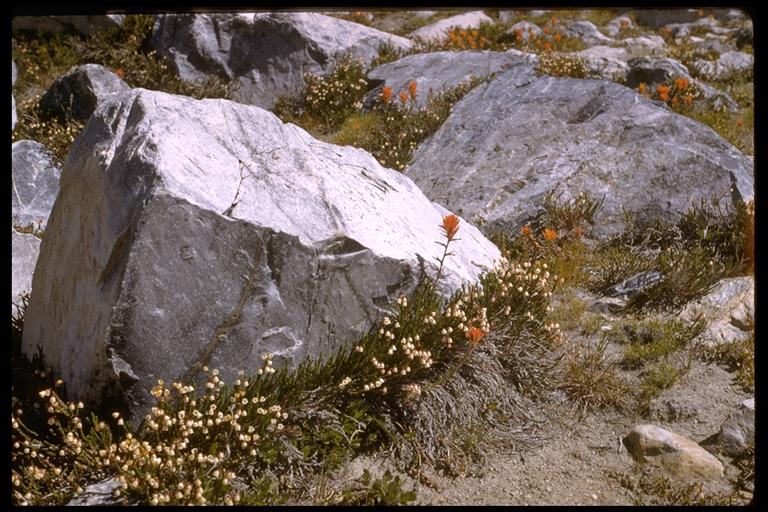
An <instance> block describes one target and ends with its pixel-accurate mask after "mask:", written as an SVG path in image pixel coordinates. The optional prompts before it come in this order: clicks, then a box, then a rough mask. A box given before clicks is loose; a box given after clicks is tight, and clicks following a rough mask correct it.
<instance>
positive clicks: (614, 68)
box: [574, 45, 629, 81]
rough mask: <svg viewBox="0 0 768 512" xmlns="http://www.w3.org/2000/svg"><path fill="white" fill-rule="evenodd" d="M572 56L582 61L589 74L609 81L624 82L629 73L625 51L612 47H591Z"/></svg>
mask: <svg viewBox="0 0 768 512" xmlns="http://www.w3.org/2000/svg"><path fill="white" fill-rule="evenodd" d="M574 55H576V56H578V57H581V58H582V59H584V63H585V65H586V66H587V69H589V71H590V72H592V73H594V74H597V75H599V76H600V77H602V78H607V79H610V80H617V81H618V80H624V79H625V78H626V76H627V73H628V72H629V66H628V65H627V62H626V60H627V57H628V54H627V50H625V49H624V48H614V47H612V46H600V45H598V46H592V47H590V48H587V49H585V50H582V51H580V52H576V53H575V54H574Z"/></svg>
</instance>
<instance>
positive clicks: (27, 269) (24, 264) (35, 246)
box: [11, 228, 40, 315]
mask: <svg viewBox="0 0 768 512" xmlns="http://www.w3.org/2000/svg"><path fill="white" fill-rule="evenodd" d="M39 253H40V239H39V238H37V237H36V236H35V235H32V234H29V233H19V232H17V231H16V230H15V229H13V228H11V314H14V315H15V314H16V310H17V307H21V305H22V303H21V294H22V293H24V292H26V293H30V292H31V291H32V274H33V272H34V271H35V265H36V264H37V256H38V254H39Z"/></svg>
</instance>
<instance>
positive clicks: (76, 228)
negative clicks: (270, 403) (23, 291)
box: [23, 89, 500, 417]
mask: <svg viewBox="0 0 768 512" xmlns="http://www.w3.org/2000/svg"><path fill="white" fill-rule="evenodd" d="M254 134H258V137H255V136H254ZM62 174H63V176H64V179H65V180H67V181H66V186H65V187H62V190H61V193H60V194H59V197H58V199H57V201H56V208H55V212H54V215H52V216H51V219H50V221H49V227H48V230H47V231H46V239H45V244H43V246H42V248H41V254H40V260H39V265H38V267H37V271H36V272H35V276H34V280H33V289H34V291H35V293H34V294H33V295H32V299H31V302H30V305H29V308H28V310H27V314H26V319H25V325H24V339H23V350H25V352H26V353H30V352H33V351H35V350H36V347H37V346H38V345H40V346H41V347H42V348H43V351H44V353H45V354H46V357H47V360H48V361H49V362H50V363H51V364H52V365H54V367H55V368H56V370H57V371H58V372H59V374H60V375H61V378H62V379H63V380H64V381H65V382H66V383H67V391H68V392H69V393H70V397H72V399H78V400H84V401H86V400H87V401H98V400H99V399H102V398H103V399H108V398H110V395H109V394H108V393H114V394H115V395H117V396H119V397H121V398H122V399H124V400H125V401H126V402H127V403H126V405H127V407H128V408H129V409H130V411H131V412H132V413H133V414H134V415H137V416H138V417H142V415H143V414H144V413H146V412H147V410H148V407H149V405H150V404H151V403H152V397H151V396H150V390H151V388H152V386H154V385H155V383H156V381H157V379H158V378H162V379H165V381H166V382H172V381H175V380H179V379H184V380H187V379H189V381H193V382H197V383H199V381H200V380H201V379H202V375H201V374H200V368H201V367H202V366H203V365H208V366H209V367H211V368H219V369H220V370H221V374H222V379H224V380H227V381H230V382H231V381H232V380H233V379H234V378H235V377H236V375H237V372H238V370H240V369H243V370H245V371H246V372H247V373H254V372H255V371H257V370H258V369H259V368H261V367H262V365H263V364H264V362H263V360H262V356H264V355H265V354H273V355H274V356H275V366H276V367H277V366H289V367H295V365H296V364H298V363H299V362H300V361H302V360H304V359H305V358H306V357H308V356H312V357H327V356H329V355H330V354H332V353H334V352H336V351H337V350H339V349H340V348H342V347H347V348H348V347H349V345H350V343H352V342H354V341H356V340H358V339H360V337H361V336H362V335H364V334H366V333H367V332H369V330H370V329H371V327H372V326H374V325H375V324H376V323H377V322H379V321H381V318H382V317H383V316H384V315H385V314H388V313H389V312H390V311H391V309H392V307H393V305H394V302H395V300H396V299H398V298H399V297H400V296H401V295H403V294H408V293H410V292H411V291H412V290H413V289H414V287H415V286H416V284H417V282H418V280H419V278H420V276H421V275H422V272H424V273H426V274H427V275H428V276H432V277H434V275H435V273H436V271H437V261H436V259H438V258H439V257H440V256H441V255H442V252H441V251H442V249H441V247H440V246H439V245H438V244H437V243H436V242H437V241H439V240H440V239H441V234H440V233H441V231H440V229H439V228H438V226H439V225H440V224H441V222H442V217H443V215H445V214H446V213H447V211H446V210H445V209H443V208H442V207H439V206H437V205H435V204H433V203H432V202H430V201H429V200H428V199H427V198H426V197H425V196H424V194H423V193H422V192H421V191H420V190H419V188H418V187H417V186H416V185H415V184H414V183H413V182H412V181H411V180H410V179H408V178H407V177H405V176H404V175H402V174H401V173H399V172H396V171H393V170H391V169H385V168H383V167H381V165H380V164H379V163H378V162H377V161H376V160H375V159H374V158H373V157H372V156H371V155H370V154H369V153H367V152H365V151H362V150H360V149H357V148H353V147H349V146H346V147H341V146H335V145H332V144H327V143H325V142H322V141H319V140H316V139H314V138H312V137H311V136H310V135H309V134H308V133H307V132H305V131H304V130H302V129H301V128H299V127H297V126H295V125H292V124H283V123H282V122H281V121H280V120H279V119H278V118H277V117H276V116H275V115H273V114H272V113H270V112H267V111H265V110H262V109H260V108H257V107H253V106H248V105H243V104H239V103H235V102H232V101H227V100H213V99H209V100H200V101H198V100H193V99H191V98H187V97H183V96H173V95H170V94H165V93H160V92H155V91H146V90H143V89H133V90H131V91H129V92H127V93H122V94H120V95H115V96H113V97H111V98H110V99H108V100H107V101H105V102H104V103H102V104H101V105H100V106H99V107H98V108H97V109H96V111H95V112H94V114H93V116H91V119H90V120H89V122H88V124H87V125H86V127H85V130H84V132H83V133H82V134H81V135H80V136H79V137H78V139H77V140H76V141H75V142H74V144H73V145H72V148H71V150H70V154H69V156H68V158H67V161H66V163H65V164H64V169H63V170H62ZM84 205H87V207H85V206H84ZM451 251H452V253H453V254H452V256H451V257H450V258H448V259H447V260H446V261H445V266H444V267H443V273H442V275H441V279H440V282H439V290H440V292H441V293H442V294H444V295H448V294H450V293H453V291H455V290H456V289H458V288H459V287H460V286H463V285H464V284H467V283H471V282H476V281H477V279H478V277H479V274H480V272H481V271H482V268H483V267H491V266H492V265H493V261H494V260H495V259H498V258H499V257H500V253H499V250H498V249H497V248H496V247H495V246H494V245H493V244H492V243H491V242H490V241H488V240H487V239H486V238H485V237H483V236H482V235H481V234H480V232H479V231H478V230H477V229H476V228H474V227H473V226H472V225H470V224H469V223H467V222H466V221H462V223H461V241H459V242H458V243H455V244H452V245H451ZM112 398H113V397H112Z"/></svg>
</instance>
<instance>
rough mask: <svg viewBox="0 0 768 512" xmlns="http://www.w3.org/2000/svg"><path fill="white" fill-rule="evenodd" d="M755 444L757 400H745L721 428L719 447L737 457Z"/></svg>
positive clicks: (718, 438)
mask: <svg viewBox="0 0 768 512" xmlns="http://www.w3.org/2000/svg"><path fill="white" fill-rule="evenodd" d="M754 442H755V399H754V398H749V399H747V400H744V401H743V402H742V403H741V405H740V406H739V408H738V409H737V410H736V411H734V412H732V413H731V414H730V415H729V416H728V419H727V420H725V421H724V422H723V425H722V426H721V427H720V433H719V434H718V437H717V445H718V446H719V447H720V449H721V450H722V451H723V452H724V453H725V454H726V455H729V456H731V457H736V456H737V455H739V454H740V453H741V452H743V451H744V450H745V449H746V448H747V447H748V446H749V445H750V444H754Z"/></svg>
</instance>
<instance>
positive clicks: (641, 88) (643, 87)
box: [637, 82, 648, 94]
mask: <svg viewBox="0 0 768 512" xmlns="http://www.w3.org/2000/svg"><path fill="white" fill-rule="evenodd" d="M646 90H648V86H647V85H645V83H643V82H640V85H638V86H637V92H639V93H640V94H645V91H646Z"/></svg>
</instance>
